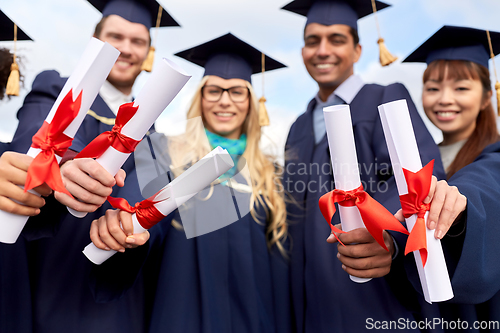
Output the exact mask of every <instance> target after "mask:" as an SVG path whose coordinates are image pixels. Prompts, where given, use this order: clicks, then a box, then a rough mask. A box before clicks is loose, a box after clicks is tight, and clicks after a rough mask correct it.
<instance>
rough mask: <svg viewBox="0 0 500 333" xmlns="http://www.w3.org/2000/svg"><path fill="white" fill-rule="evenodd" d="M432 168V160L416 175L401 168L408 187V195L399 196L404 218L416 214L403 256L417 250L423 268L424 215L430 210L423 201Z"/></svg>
mask: <svg viewBox="0 0 500 333" xmlns="http://www.w3.org/2000/svg"><path fill="white" fill-rule="evenodd" d="M433 167H434V160H432V161H430V162H429V163H428V164H427V165H426V166H425V167H423V168H422V169H420V170H419V171H417V172H416V173H413V172H411V171H409V170H406V169H404V168H403V173H404V175H405V179H406V184H407V185H408V194H405V195H401V196H399V200H400V201H401V208H403V215H404V217H406V218H408V217H410V216H412V215H413V214H417V221H416V222H415V225H414V226H413V229H412V230H411V232H410V236H408V241H407V242H406V248H405V255H407V254H408V253H410V252H413V251H416V250H419V251H420V258H422V263H423V265H424V266H425V263H426V262H427V238H426V226H425V213H426V212H427V211H428V210H429V209H430V204H424V199H425V198H426V197H427V195H428V194H429V190H430V188H431V181H432V169H433Z"/></svg>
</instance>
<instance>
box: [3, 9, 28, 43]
mask: <svg viewBox="0 0 500 333" xmlns="http://www.w3.org/2000/svg"><path fill="white" fill-rule="evenodd" d="M11 40H14V22H13V21H12V20H11V19H10V18H9V17H8V16H7V15H5V14H4V12H2V11H1V10H0V41H11ZM17 40H32V39H31V38H30V37H29V36H28V35H27V34H26V33H25V32H24V31H22V30H21V29H20V28H19V27H17Z"/></svg>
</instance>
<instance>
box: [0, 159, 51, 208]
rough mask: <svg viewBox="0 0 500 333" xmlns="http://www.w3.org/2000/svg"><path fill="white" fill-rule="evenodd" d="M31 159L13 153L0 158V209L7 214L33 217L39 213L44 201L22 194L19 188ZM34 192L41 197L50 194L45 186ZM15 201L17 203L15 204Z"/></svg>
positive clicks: (37, 197) (22, 191)
mask: <svg viewBox="0 0 500 333" xmlns="http://www.w3.org/2000/svg"><path fill="white" fill-rule="evenodd" d="M31 161H33V158H32V157H30V156H28V155H26V154H20V153H15V152H5V153H3V154H2V156H1V157H0V209H1V210H3V211H6V212H9V213H13V214H17V215H25V216H34V215H38V214H39V213H40V208H41V207H42V206H43V205H45V200H44V199H43V198H41V197H39V196H38V195H35V194H32V193H29V192H24V190H23V189H22V188H21V187H19V186H22V185H24V184H25V182H26V177H27V174H28V172H27V171H28V167H29V166H30V164H31ZM34 190H35V191H36V192H37V193H39V194H40V195H43V196H48V195H49V194H51V193H52V190H51V189H50V187H48V186H47V184H43V185H40V186H38V187H36V188H34ZM14 200H15V201H14ZM16 201H17V202H16Z"/></svg>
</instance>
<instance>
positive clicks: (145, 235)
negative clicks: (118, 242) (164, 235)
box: [126, 230, 149, 247]
mask: <svg viewBox="0 0 500 333" xmlns="http://www.w3.org/2000/svg"><path fill="white" fill-rule="evenodd" d="M148 239H149V231H147V230H146V231H144V232H142V233H140V234H135V235H131V236H128V237H127V239H126V241H127V243H128V244H130V245H131V246H132V247H137V246H141V245H144V244H145V243H146V242H147V241H148Z"/></svg>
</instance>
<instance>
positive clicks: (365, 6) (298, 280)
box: [283, 0, 444, 332]
mask: <svg viewBox="0 0 500 333" xmlns="http://www.w3.org/2000/svg"><path fill="white" fill-rule="evenodd" d="M376 6H377V9H378V10H380V9H383V8H385V7H387V5H386V4H384V3H382V2H380V1H377V2H376ZM283 9H285V10H289V11H292V12H295V13H298V14H301V15H305V16H306V17H307V21H306V25H305V29H304V36H303V37H304V47H303V48H302V58H303V61H304V65H305V66H306V69H307V71H308V72H309V74H310V75H311V77H312V78H313V79H314V80H315V81H316V82H317V84H318V94H317V95H316V96H314V98H313V99H312V100H311V102H310V103H309V105H308V107H307V110H306V112H305V113H304V114H302V115H301V116H300V117H299V118H298V119H297V121H296V122H295V123H294V124H293V125H292V127H291V129H290V132H289V135H288V139H287V143H286V153H285V171H286V175H285V184H286V185H288V184H290V186H285V190H287V191H288V192H290V194H291V195H292V196H293V197H294V199H295V201H296V202H297V203H299V207H297V206H296V205H294V204H291V205H288V213H289V216H290V222H289V224H290V227H289V230H290V237H291V239H292V242H293V247H292V251H291V284H292V303H293V308H294V315H295V325H296V327H297V330H298V331H299V332H327V331H337V332H361V331H364V330H365V329H366V328H367V326H366V324H367V320H368V318H372V320H397V319H398V318H408V319H410V320H414V319H417V317H416V316H418V313H413V312H412V311H411V310H413V309H414V308H405V306H403V304H402V303H401V302H400V300H398V298H397V296H402V298H403V299H404V302H405V305H406V306H411V305H412V304H413V298H412V297H413V296H412V297H410V296H408V295H405V293H403V292H397V293H395V292H394V291H393V290H392V289H394V290H402V291H404V290H407V289H408V288H406V287H405V286H403V284H404V283H405V280H406V278H400V277H395V275H396V273H395V271H394V270H391V264H392V259H393V256H394V255H395V254H396V251H395V247H394V244H393V238H392V237H390V236H389V235H388V234H386V235H385V242H386V245H387V246H388V248H389V249H390V252H387V251H385V250H384V249H382V248H381V247H380V246H379V245H378V244H377V243H376V242H375V241H374V239H373V237H371V235H369V234H368V232H367V231H366V229H356V230H353V231H352V232H350V233H348V234H342V235H340V236H341V240H344V241H346V242H347V243H348V244H349V245H350V246H349V247H348V248H349V249H355V251H351V252H349V251H348V250H347V248H346V249H342V250H340V249H339V250H338V251H337V247H336V246H335V245H332V244H328V243H327V242H326V241H325V239H326V238H327V237H328V235H329V234H330V228H329V226H328V223H326V221H325V220H324V218H323V216H322V214H321V212H320V210H319V206H318V200H319V198H320V197H321V196H322V195H323V194H325V193H327V192H328V191H331V190H333V189H334V183H333V177H332V175H331V170H330V169H331V168H330V155H329V150H328V142H327V138H326V131H325V123H324V119H323V108H324V107H326V106H330V105H335V104H349V105H350V109H351V117H352V122H353V131H354V139H355V144H356V152H357V157H358V162H359V164H360V167H359V172H360V177H361V182H362V184H363V186H364V190H365V191H367V192H368V193H369V194H370V195H371V196H372V197H373V198H374V199H376V200H377V201H379V202H380V203H381V204H383V205H384V206H385V207H386V208H387V209H388V210H389V211H391V212H393V213H395V212H396V211H397V210H398V209H399V208H400V205H399V200H398V195H397V189H396V185H395V182H394V177H393V176H392V170H391V162H390V159H389V154H388V150H387V147H386V144H385V140H384V134H383V130H382V126H381V122H380V118H379V115H378V109H377V106H378V105H380V104H383V103H387V102H390V101H394V100H399V99H406V100H407V102H408V107H409V110H410V115H411V120H412V123H413V125H414V127H415V133H416V137H417V143H418V145H419V149H420V152H421V153H422V162H423V163H427V162H428V161H430V160H431V159H436V160H437V164H436V170H435V171H436V174H437V175H438V177H440V178H442V177H443V176H444V174H443V171H442V168H441V163H439V151H438V149H437V147H436V145H435V143H434V141H433V139H432V137H431V136H430V134H429V132H428V131H427V129H426V127H425V126H424V124H423V122H422V119H421V118H420V116H419V115H418V112H417V110H416V108H415V105H414V104H413V102H412V100H411V97H410V95H409V93H408V91H407V90H406V88H405V87H404V86H403V85H402V84H399V83H395V84H391V85H389V86H381V85H378V84H365V83H364V82H363V80H362V79H361V77H360V76H358V75H356V74H354V69H353V65H354V64H355V63H356V62H357V61H358V60H359V58H360V56H361V49H362V48H361V45H360V43H359V36H358V31H357V20H358V19H360V18H362V17H364V16H366V15H369V14H370V13H372V6H371V3H370V1H354V0H352V1H347V0H346V1H343V0H335V1H334V0H332V1H300V0H297V1H293V2H291V3H289V4H288V5H286V6H285V7H283ZM304 166H306V167H304ZM305 170H306V171H305ZM332 223H334V224H338V223H340V220H339V215H338V214H336V215H335V217H334V219H333V221H332ZM331 237H332V239H333V235H332V236H331ZM342 237H343V238H342ZM393 237H400V235H398V234H397V233H394V234H393ZM356 243H359V244H358V245H354V244H356ZM398 252H401V251H398ZM337 256H339V258H340V259H341V260H342V259H343V258H347V257H349V258H359V257H362V258H364V259H365V260H364V264H363V266H362V267H347V266H345V267H346V271H344V270H343V264H342V263H341V262H339V260H337ZM389 271H391V273H390V274H389V276H387V277H386V278H377V279H373V280H371V281H370V282H367V283H364V284H357V283H354V282H352V281H351V280H350V279H349V275H348V274H347V273H349V274H353V275H356V276H361V277H365V276H372V275H373V276H376V277H382V276H385V275H386V274H387V273H389ZM403 295H404V296H403ZM410 299H412V301H410ZM415 302H416V301H415ZM415 304H416V303H415ZM413 305H414V304H413ZM417 307H418V306H417ZM415 309H416V308H415Z"/></svg>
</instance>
